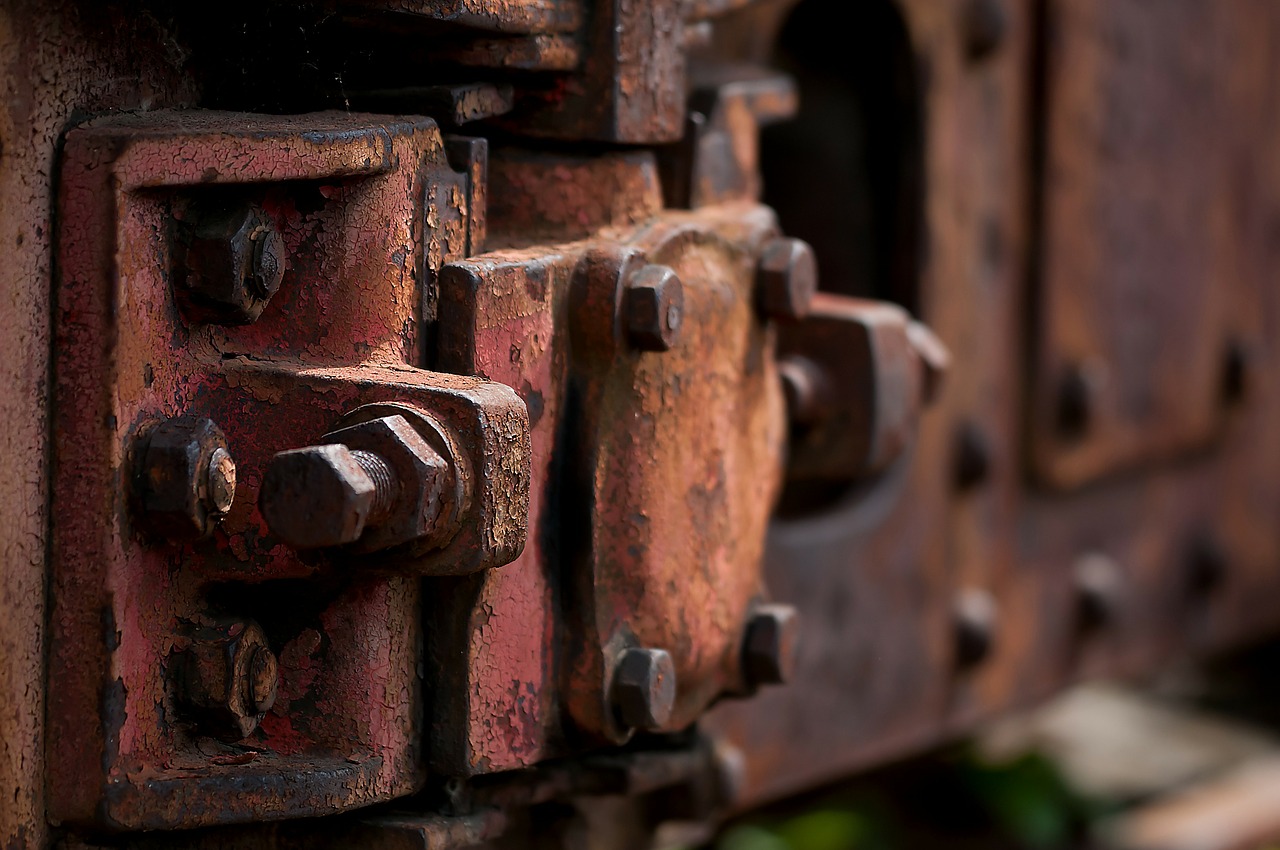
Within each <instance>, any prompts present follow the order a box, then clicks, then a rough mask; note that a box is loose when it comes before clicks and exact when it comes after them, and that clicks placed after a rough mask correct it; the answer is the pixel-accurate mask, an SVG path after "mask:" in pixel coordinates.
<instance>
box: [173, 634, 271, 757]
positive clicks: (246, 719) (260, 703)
mask: <svg viewBox="0 0 1280 850" xmlns="http://www.w3.org/2000/svg"><path fill="white" fill-rule="evenodd" d="M177 669H178V672H179V675H180V677H181V678H180V682H179V693H180V697H181V699H182V701H183V704H184V707H185V709H186V710H187V711H188V712H189V713H190V714H191V715H192V716H193V718H194V719H195V720H196V721H197V723H198V724H199V728H200V731H201V732H203V733H204V734H207V735H211V736H213V737H216V738H221V739H222V740H225V741H239V740H242V739H243V738H245V737H247V736H248V735H250V734H251V733H252V732H253V730H254V729H256V728H257V727H258V723H259V722H260V721H261V720H262V716H263V715H264V714H266V712H267V711H269V710H270V709H271V706H272V705H274V704H275V700H276V691H277V688H278V682H279V662H278V661H277V660H276V656H275V653H273V652H272V651H271V647H270V646H269V645H268V644H267V638H266V635H265V634H264V633H263V631H262V627H261V626H259V625H258V624H257V623H255V622H254V621H252V620H227V621H222V622H216V623H214V624H212V625H202V626H200V627H198V628H196V629H195V630H194V631H193V633H192V635H191V643H190V645H189V646H188V647H187V648H186V649H185V651H183V653H182V654H181V656H180V659H179V663H178V665H177Z"/></svg>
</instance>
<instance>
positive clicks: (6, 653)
mask: <svg viewBox="0 0 1280 850" xmlns="http://www.w3.org/2000/svg"><path fill="white" fill-rule="evenodd" d="M102 32H111V33H113V34H114V35H115V36H116V37H115V38H111V39H106V38H101V37H100V34H101V33H102ZM168 41H169V33H168V32H167V31H166V30H165V28H164V27H163V26H162V25H160V24H159V23H158V22H157V21H156V19H154V18H142V17H135V16H132V15H130V14H129V13H128V12H127V11H126V10H125V9H123V8H121V7H116V6H113V7H110V8H106V7H97V6H93V7H85V6H83V4H79V3H73V2H61V0H55V2H43V0H39V1H38V2H23V0H14V2H8V3H5V4H3V6H2V7H0V57H3V67H4V69H5V70H4V71H3V73H2V74H0V77H3V80H4V85H5V89H6V92H7V94H6V96H5V98H4V106H3V108H2V109H0V145H2V152H0V234H3V238H4V244H5V262H4V263H3V264H2V265H0V303H3V304H4V309H3V310H0V354H2V356H0V420H2V421H3V423H4V427H3V428H0V456H3V457H4V459H5V464H6V469H7V470H8V473H7V474H6V476H5V478H4V483H3V485H0V552H2V553H3V566H2V567H0V599H3V600H4V601H3V608H4V616H3V617H0V847H4V848H6V850H10V848H11V849H12V850H18V848H33V847H42V846H44V844H45V833H46V821H45V813H44V796H45V795H44V758H43V756H42V749H43V742H42V740H43V725H44V693H45V685H44V673H43V666H44V647H45V644H46V640H47V632H46V629H45V617H46V613H47V610H46V607H45V601H44V597H45V587H46V584H47V573H46V567H47V549H48V521H49V513H48V494H49V488H48V477H47V475H48V470H47V462H48V453H49V441H48V424H49V423H48V417H49V407H48V393H49V371H50V370H49V357H50V353H51V351H52V345H51V344H50V320H49V317H50V313H51V311H50V297H51V293H52V291H53V289H52V287H51V286H49V285H48V281H49V280H50V273H51V268H52V266H53V249H52V244H53V239H54V229H53V226H52V223H51V222H52V211H51V207H52V204H53V193H52V192H51V191H50V187H49V178H50V176H51V175H52V174H54V173H55V172H56V152H57V149H58V142H59V139H60V138H61V136H62V133H63V132H64V130H65V128H66V126H67V124H68V123H69V122H71V121H73V120H76V117H77V116H80V115H83V114H84V113H85V112H86V111H97V110H106V109H137V108H141V107H143V106H144V105H145V104H150V105H151V106H153V107H160V106H189V105H192V104H193V103H195V102H196V97H197V90H196V87H195V86H194V84H193V83H192V81H191V80H190V79H189V78H187V77H185V76H184V75H183V74H182V72H181V70H180V69H179V68H178V67H177V66H176V64H175V63H173V62H172V61H171V54H168V53H167V52H166V51H165V50H164V48H163V47H162V45H164V44H166V43H168Z"/></svg>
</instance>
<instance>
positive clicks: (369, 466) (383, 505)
mask: <svg viewBox="0 0 1280 850" xmlns="http://www.w3.org/2000/svg"><path fill="white" fill-rule="evenodd" d="M351 456H352V457H353V458H355V461H356V465H357V466H359V467H360V468H361V469H362V470H364V474H365V475H368V476H369V478H370V480H372V481H373V506H372V507H371V508H370V509H369V518H368V520H366V524H367V525H377V524H378V523H379V522H381V521H382V520H384V519H386V518H387V517H388V516H389V515H390V514H391V507H392V505H394V504H395V502H396V496H397V495H398V494H399V491H400V484H399V482H398V481H396V474H395V472H393V471H392V469H391V466H390V465H389V464H388V463H387V462H386V461H385V460H383V459H382V458H381V457H380V456H378V455H376V454H374V453H373V452H366V451H360V450H353V451H352V452H351Z"/></svg>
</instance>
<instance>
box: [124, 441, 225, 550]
mask: <svg viewBox="0 0 1280 850" xmlns="http://www.w3.org/2000/svg"><path fill="white" fill-rule="evenodd" d="M138 458H139V463H138V468H137V472H136V474H135V477H134V482H135V488H136V491H137V510H136V512H135V513H136V516H135V522H136V523H137V524H138V526H139V527H140V528H142V529H143V530H144V531H146V532H147V533H149V534H152V535H155V536H157V537H163V538H167V539H170V540H197V539H199V538H202V537H206V536H208V535H209V534H211V533H212V532H213V529H214V527H215V526H216V525H217V523H218V522H219V521H220V520H221V519H222V518H223V517H225V516H226V515H227V513H228V512H229V511H230V510H231V505H232V503H233V502H234V501H235V495H236V464H235V461H234V460H233V459H232V457H231V453H230V451H229V450H228V448H227V438H226V436H225V435H224V434H223V433H222V430H221V429H220V428H218V426H217V425H215V424H214V423H213V422H211V421H209V420H208V419H200V418H197V417H194V416H180V417H178V418H176V419H170V420H168V421H166V422H162V423H160V424H159V425H157V426H156V427H155V428H153V429H151V431H150V432H148V433H147V434H146V435H145V436H144V437H143V438H142V440H141V444H140V445H139V447H138Z"/></svg>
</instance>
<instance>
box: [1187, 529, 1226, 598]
mask: <svg viewBox="0 0 1280 850" xmlns="http://www.w3.org/2000/svg"><path fill="white" fill-rule="evenodd" d="M1228 568H1229V561H1228V558H1227V553H1226V550H1225V549H1223V547H1222V543H1221V542H1220V541H1219V540H1218V539H1217V538H1216V537H1214V536H1213V535H1211V534H1209V533H1208V532H1201V533H1199V534H1197V535H1196V537H1195V538H1194V539H1193V540H1192V541H1191V550H1190V552H1188V557H1187V567H1186V570H1187V589H1188V590H1189V591H1190V592H1191V593H1192V594H1194V596H1195V597H1202V596H1204V595H1206V594H1208V593H1212V592H1213V591H1215V590H1217V589H1218V588H1219V587H1221V586H1222V584H1223V582H1224V581H1225V580H1226V577H1227V572H1228Z"/></svg>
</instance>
